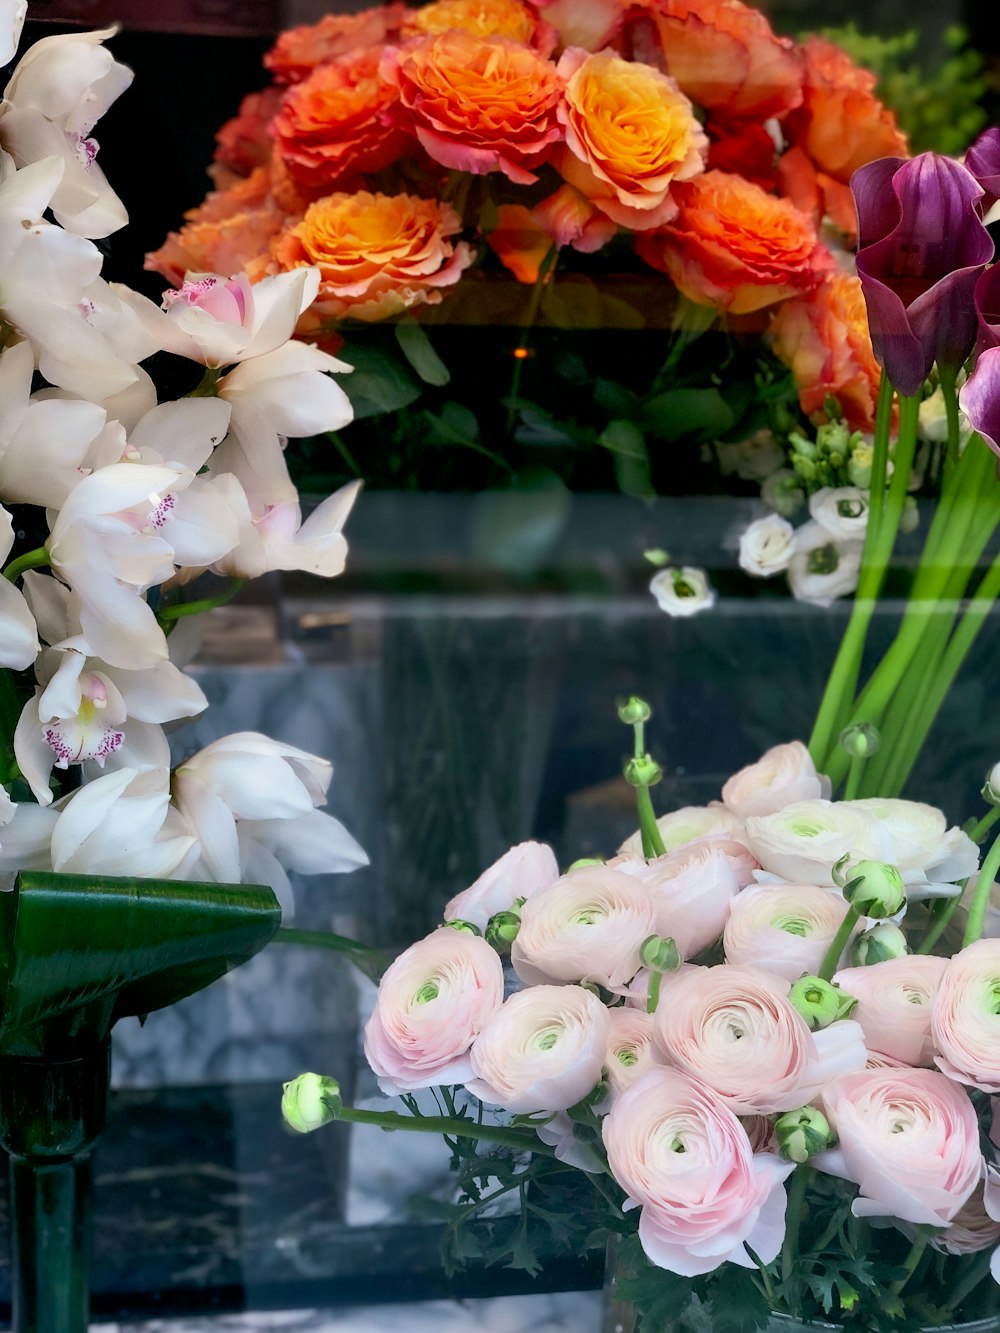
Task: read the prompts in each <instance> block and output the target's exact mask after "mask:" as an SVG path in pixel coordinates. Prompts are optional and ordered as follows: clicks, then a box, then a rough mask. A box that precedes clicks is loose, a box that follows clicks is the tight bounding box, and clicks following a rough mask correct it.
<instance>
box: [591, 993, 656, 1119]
mask: <svg viewBox="0 0 1000 1333" xmlns="http://www.w3.org/2000/svg"><path fill="white" fill-rule="evenodd" d="M608 1018H609V1019H610V1022H611V1032H610V1036H609V1037H608V1051H607V1055H606V1057H605V1060H604V1072H605V1075H606V1077H607V1080H608V1090H609V1095H610V1096H611V1098H612V1100H613V1099H614V1098H615V1097H618V1096H620V1095H621V1094H622V1093H623V1092H624V1091H625V1089H626V1088H630V1087H631V1086H632V1084H633V1083H635V1082H637V1081H638V1080H639V1079H640V1078H642V1076H643V1074H645V1072H646V1071H647V1069H653V1068H655V1066H656V1064H657V1058H656V1050H655V1048H654V1046H653V1015H652V1014H648V1013H646V1012H645V1011H644V1010H642V1009H634V1008H631V1007H630V1006H625V1007H623V1008H620V1009H609V1010H608Z"/></svg>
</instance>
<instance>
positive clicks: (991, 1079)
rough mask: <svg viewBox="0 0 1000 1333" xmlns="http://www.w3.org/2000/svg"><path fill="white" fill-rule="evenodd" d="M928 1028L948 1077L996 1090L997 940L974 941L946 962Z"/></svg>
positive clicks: (999, 1021)
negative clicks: (929, 1027)
mask: <svg viewBox="0 0 1000 1333" xmlns="http://www.w3.org/2000/svg"><path fill="white" fill-rule="evenodd" d="M931 1031H932V1033H933V1035H934V1043H935V1045H936V1046H937V1049H938V1055H937V1057H936V1063H937V1065H938V1067H939V1068H940V1069H941V1070H942V1071H943V1072H944V1073H945V1074H947V1075H948V1077H949V1078H952V1079H956V1080H957V1081H958V1082H959V1083H970V1084H971V1085H972V1086H973V1087H974V1088H983V1089H984V1090H985V1091H986V1092H1000V940H996V939H983V940H977V941H976V942H975V943H974V944H969V945H967V946H966V947H965V948H964V949H962V950H961V951H960V952H959V953H957V954H955V955H954V956H953V957H952V958H950V959H949V960H948V965H947V967H946V968H945V970H944V973H943V975H942V977H941V981H940V983H939V985H938V990H937V994H936V996H935V997H934V1010H933V1014H932V1018H931Z"/></svg>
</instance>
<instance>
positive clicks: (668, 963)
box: [639, 935, 682, 972]
mask: <svg viewBox="0 0 1000 1333" xmlns="http://www.w3.org/2000/svg"><path fill="white" fill-rule="evenodd" d="M639 957H640V958H641V959H642V965H643V967H651V968H652V969H653V970H654V971H656V972H676V971H677V969H678V968H679V967H680V965H681V961H682V960H681V956H680V953H679V952H678V949H677V945H676V944H675V943H674V941H673V940H672V939H671V937H670V936H669V935H666V936H662V937H661V936H659V935H650V936H649V938H648V939H647V940H644V941H643V945H642V949H641V950H640V952H639Z"/></svg>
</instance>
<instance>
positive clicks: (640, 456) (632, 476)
mask: <svg viewBox="0 0 1000 1333" xmlns="http://www.w3.org/2000/svg"><path fill="white" fill-rule="evenodd" d="M597 442H598V444H603V445H604V447H605V449H610V450H611V452H612V453H613V454H614V456H615V477H616V479H617V481H618V485H619V487H620V489H621V491H622V492H623V494H625V495H634V496H637V497H644V496H650V495H655V493H656V492H655V491H654V489H653V482H652V479H651V476H650V470H649V453H648V451H647V449H646V440H645V437H644V435H643V433H642V431H641V430H640V429H639V427H638V426H636V425H635V423H634V422H631V421H625V420H620V421H609V422H608V424H607V426H605V428H604V430H603V431H602V432H601V434H600V435H599V436H598V438H597Z"/></svg>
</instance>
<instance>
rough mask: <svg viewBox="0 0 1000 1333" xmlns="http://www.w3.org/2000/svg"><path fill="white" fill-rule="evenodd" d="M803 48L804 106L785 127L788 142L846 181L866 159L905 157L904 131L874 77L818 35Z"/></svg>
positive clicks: (906, 152)
mask: <svg viewBox="0 0 1000 1333" xmlns="http://www.w3.org/2000/svg"><path fill="white" fill-rule="evenodd" d="M804 50H805V55H806V73H805V84H804V87H803V101H802V106H801V109H800V110H798V111H796V112H795V113H794V114H793V115H791V116H789V118H788V120H787V121H786V122H785V124H784V127H783V128H784V132H785V138H786V139H787V140H788V141H789V143H790V144H793V145H797V146H798V147H799V148H801V149H802V150H803V151H804V152H805V153H806V154H807V155H808V156H809V157H810V158H811V159H812V161H813V162H814V163H815V164H816V166H817V167H818V169H819V170H820V171H821V172H825V173H826V174H827V175H828V176H832V177H833V179H834V180H836V181H841V182H842V183H843V184H845V185H846V184H847V183H848V182H849V181H850V179H851V174H852V172H854V171H856V170H857V168H858V167H863V166H864V165H865V163H866V162H872V161H874V160H875V158H877V157H906V156H908V152H909V149H908V145H907V142H906V136H905V134H903V133H902V131H901V130H900V129H899V127H898V126H897V124H896V118H895V116H894V115H893V114H892V112H891V111H890V110H889V108H888V107H886V106H884V105H883V103H882V102H880V101H879V99H878V98H877V97H876V96H875V82H876V80H875V75H874V74H872V73H871V71H870V70H866V69H861V68H860V66H858V65H855V63H854V61H853V60H852V59H851V57H850V56H849V55H848V54H847V52H846V51H842V50H841V49H840V47H839V46H834V44H833V43H832V42H827V41H824V40H823V38H822V37H810V38H809V39H808V41H807V42H806V44H805V47H804Z"/></svg>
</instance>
